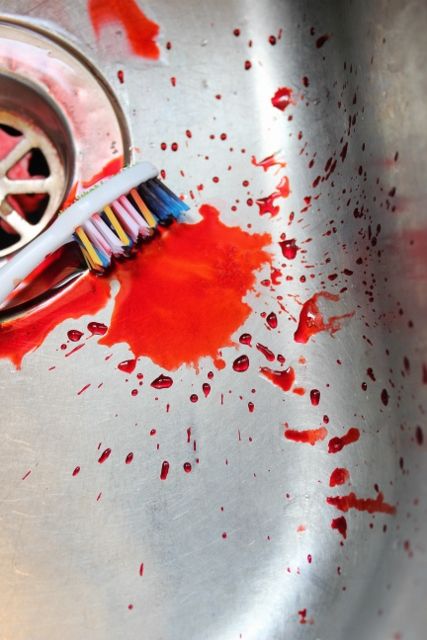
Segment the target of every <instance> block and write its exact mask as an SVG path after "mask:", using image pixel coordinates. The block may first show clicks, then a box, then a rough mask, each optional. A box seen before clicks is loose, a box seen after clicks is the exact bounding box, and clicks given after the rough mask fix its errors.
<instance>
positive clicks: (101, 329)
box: [87, 322, 108, 336]
mask: <svg viewBox="0 0 427 640" xmlns="http://www.w3.org/2000/svg"><path fill="white" fill-rule="evenodd" d="M87 328H88V331H89V332H90V333H91V334H92V335H94V336H103V335H104V334H105V333H107V331H108V327H107V325H105V324H103V323H102V322H89V324H88V325H87Z"/></svg>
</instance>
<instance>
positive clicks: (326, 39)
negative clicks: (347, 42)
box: [316, 33, 331, 49]
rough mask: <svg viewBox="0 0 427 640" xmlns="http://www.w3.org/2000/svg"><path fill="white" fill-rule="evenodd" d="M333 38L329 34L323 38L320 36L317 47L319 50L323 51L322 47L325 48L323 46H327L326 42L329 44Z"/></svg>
mask: <svg viewBox="0 0 427 640" xmlns="http://www.w3.org/2000/svg"><path fill="white" fill-rule="evenodd" d="M330 37H331V36H330V35H329V34H328V33H325V34H324V35H323V36H320V37H319V38H317V40H316V47H317V48H318V49H321V47H323V45H324V44H325V42H327V41H328V40H329V38H330Z"/></svg>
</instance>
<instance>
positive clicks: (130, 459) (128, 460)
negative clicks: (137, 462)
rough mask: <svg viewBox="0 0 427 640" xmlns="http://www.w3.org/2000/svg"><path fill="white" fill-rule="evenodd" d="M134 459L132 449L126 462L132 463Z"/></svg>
mask: <svg viewBox="0 0 427 640" xmlns="http://www.w3.org/2000/svg"><path fill="white" fill-rule="evenodd" d="M132 460H133V453H132V451H130V452H129V453H128V454H127V456H126V458H125V463H126V464H130V463H131V462H132Z"/></svg>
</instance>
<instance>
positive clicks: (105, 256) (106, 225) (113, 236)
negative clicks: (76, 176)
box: [74, 178, 189, 273]
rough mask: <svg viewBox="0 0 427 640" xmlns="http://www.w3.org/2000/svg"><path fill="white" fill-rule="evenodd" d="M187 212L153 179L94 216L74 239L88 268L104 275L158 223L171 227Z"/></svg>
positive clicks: (160, 183)
mask: <svg viewBox="0 0 427 640" xmlns="http://www.w3.org/2000/svg"><path fill="white" fill-rule="evenodd" d="M188 209H189V207H188V205H186V204H185V203H184V202H183V201H182V200H181V199H180V198H178V196H176V195H175V194H174V193H173V192H172V191H171V190H170V189H168V187H166V186H165V185H164V184H163V183H162V182H161V181H160V180H158V179H157V178H152V179H150V180H147V181H146V182H145V183H143V184H141V185H138V186H137V187H135V188H133V189H131V191H130V193H128V194H123V195H122V196H120V197H119V198H118V199H117V200H115V201H114V202H111V203H110V205H108V206H106V207H104V210H103V211H100V212H97V213H95V214H94V215H93V216H92V218H91V219H90V220H88V221H87V222H86V223H85V224H84V225H83V226H82V227H79V228H78V229H76V232H75V234H74V236H75V238H76V240H77V241H78V243H79V245H80V248H81V250H82V253H83V255H84V257H85V260H86V262H87V264H88V266H89V268H90V269H92V270H94V271H96V272H99V273H102V272H103V271H105V270H106V269H107V268H108V267H109V266H110V264H111V260H112V258H113V257H122V256H123V257H126V256H127V255H129V254H130V252H131V250H132V248H133V246H134V245H135V244H136V243H137V242H138V241H139V240H141V239H144V238H148V237H150V236H151V235H152V234H153V232H154V230H155V228H156V226H157V225H158V224H159V223H160V224H162V225H167V224H170V223H171V222H173V220H175V219H178V218H179V217H180V216H181V214H182V213H184V212H185V211H187V210H188Z"/></svg>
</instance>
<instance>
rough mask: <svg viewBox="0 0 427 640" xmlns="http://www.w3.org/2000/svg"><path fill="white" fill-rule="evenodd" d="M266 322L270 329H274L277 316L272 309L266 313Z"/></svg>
mask: <svg viewBox="0 0 427 640" xmlns="http://www.w3.org/2000/svg"><path fill="white" fill-rule="evenodd" d="M266 320H267V324H268V326H269V327H270V328H271V329H276V328H277V316H276V314H275V313H274V311H272V312H271V313H269V314H268V316H267V318H266Z"/></svg>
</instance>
